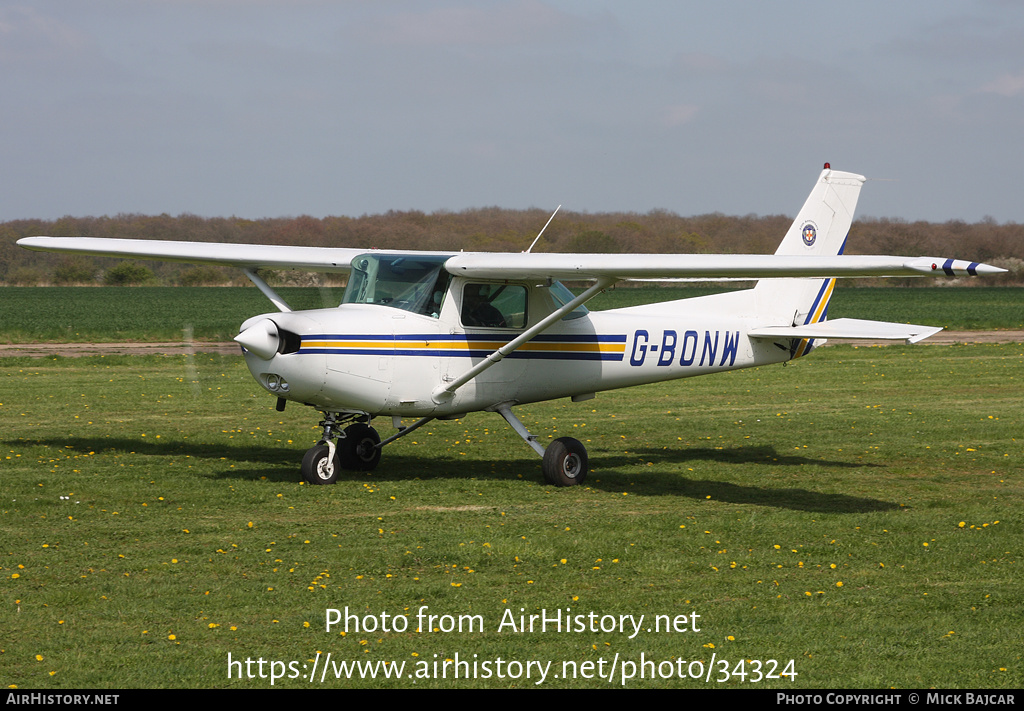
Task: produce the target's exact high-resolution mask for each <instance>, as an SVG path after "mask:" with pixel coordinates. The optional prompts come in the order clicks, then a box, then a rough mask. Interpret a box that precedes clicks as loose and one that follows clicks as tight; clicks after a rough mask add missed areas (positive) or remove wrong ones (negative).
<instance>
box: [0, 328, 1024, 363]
mask: <svg viewBox="0 0 1024 711" xmlns="http://www.w3.org/2000/svg"><path fill="white" fill-rule="evenodd" d="M833 343H846V344H848V345H856V346H873V345H883V346H884V345H902V341H833ZM951 343H1024V331H941V332H939V333H937V334H936V335H934V336H932V337H931V338H929V339H927V340H925V341H922V342H921V343H920V344H918V345H929V344H930V345H938V346H941V345H949V344H951ZM189 353H227V354H234V353H239V347H238V344H237V343H232V342H230V341H229V342H227V343H205V342H196V343H181V342H177V343H141V342H125V343H14V344H0V358H3V357H8V356H30V357H35V358H42V357H45V356H52V355H60V356H66V357H76V356H91V355H186V354H189Z"/></svg>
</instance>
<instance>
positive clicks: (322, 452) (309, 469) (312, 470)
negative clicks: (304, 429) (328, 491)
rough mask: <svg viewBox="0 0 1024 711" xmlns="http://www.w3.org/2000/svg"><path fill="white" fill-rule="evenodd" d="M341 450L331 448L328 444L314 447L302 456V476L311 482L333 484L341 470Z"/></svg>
mask: <svg viewBox="0 0 1024 711" xmlns="http://www.w3.org/2000/svg"><path fill="white" fill-rule="evenodd" d="M339 454H340V452H338V451H335V453H334V457H333V458H332V457H331V450H330V448H329V447H328V446H327V445H326V444H318V445H317V446H315V447H312V448H311V449H310V450H309V451H308V452H306V456H304V457H303V458H302V478H303V479H305V480H306V481H308V482H309V483H310V484H333V483H334V482H336V481H337V480H338V474H339V473H340V472H341V462H340V461H339V459H340V458H339V456H338V455H339Z"/></svg>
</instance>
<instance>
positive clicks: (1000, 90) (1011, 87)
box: [981, 71, 1024, 97]
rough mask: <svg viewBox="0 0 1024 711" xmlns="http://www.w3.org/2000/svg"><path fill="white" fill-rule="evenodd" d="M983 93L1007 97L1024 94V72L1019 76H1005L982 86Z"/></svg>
mask: <svg viewBox="0 0 1024 711" xmlns="http://www.w3.org/2000/svg"><path fill="white" fill-rule="evenodd" d="M981 91H982V92H984V93H991V94H999V95H1000V96H1007V97H1009V96H1017V95H1018V94H1021V93H1024V71H1021V72H1018V73H1017V74H1003V75H1002V76H1000V77H999V78H997V79H995V80H993V81H990V82H988V83H987V84H985V85H984V86H982V87H981Z"/></svg>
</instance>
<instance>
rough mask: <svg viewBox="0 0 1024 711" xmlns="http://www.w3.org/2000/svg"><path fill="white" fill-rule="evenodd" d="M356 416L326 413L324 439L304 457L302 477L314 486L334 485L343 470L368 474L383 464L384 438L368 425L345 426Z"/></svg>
mask: <svg viewBox="0 0 1024 711" xmlns="http://www.w3.org/2000/svg"><path fill="white" fill-rule="evenodd" d="M355 417H356V416H355V415H346V414H336V413H332V412H328V413H324V419H323V421H322V422H321V423H320V426H321V427H323V428H324V434H323V437H321V439H320V442H318V443H317V444H316V446H314V447H311V448H310V449H309V450H308V451H307V452H306V455H305V456H304V457H303V458H302V469H301V471H302V478H303V479H304V480H305V481H307V482H309V483H310V484H314V485H324V484H333V483H335V482H336V481H337V480H338V476H339V475H340V474H341V471H342V470H348V471H357V472H368V471H373V470H374V469H376V467H377V464H378V463H379V462H380V450H381V443H380V435H378V434H377V430H375V429H373V427H370V425H369V424H367V423H366V422H356V423H354V424H351V425H349V426H348V427H346V428H345V429H344V430H342V431H339V430H341V425H342V424H343V423H344V422H346V421H348V422H351V421H352V420H353V419H354V418H355Z"/></svg>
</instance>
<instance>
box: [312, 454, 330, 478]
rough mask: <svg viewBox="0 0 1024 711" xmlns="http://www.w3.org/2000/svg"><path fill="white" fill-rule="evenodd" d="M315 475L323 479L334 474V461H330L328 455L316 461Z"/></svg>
mask: <svg viewBox="0 0 1024 711" xmlns="http://www.w3.org/2000/svg"><path fill="white" fill-rule="evenodd" d="M316 475H317V476H318V477H320V478H321V479H323V480H324V481H327V480H328V479H330V478H331V477H332V476H334V462H332V461H331V458H330V457H324V458H323V459H321V460H320V461H319V462H317V465H316Z"/></svg>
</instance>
